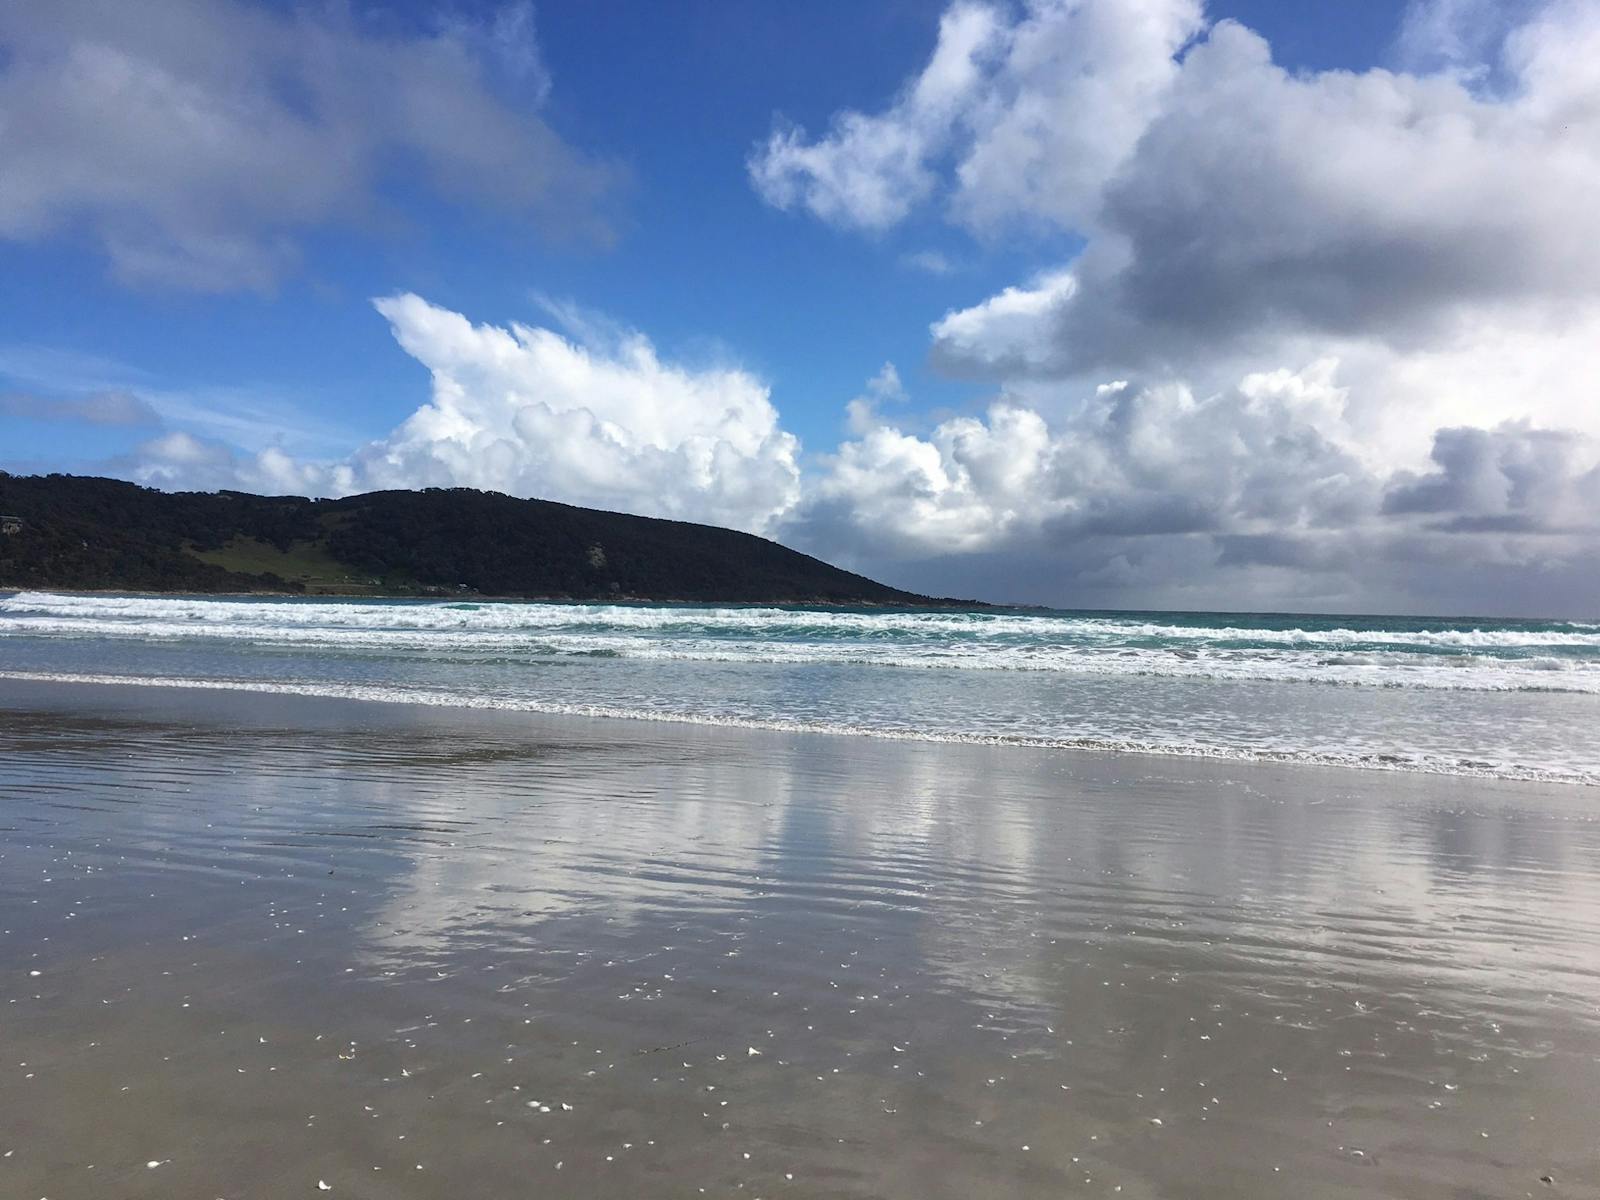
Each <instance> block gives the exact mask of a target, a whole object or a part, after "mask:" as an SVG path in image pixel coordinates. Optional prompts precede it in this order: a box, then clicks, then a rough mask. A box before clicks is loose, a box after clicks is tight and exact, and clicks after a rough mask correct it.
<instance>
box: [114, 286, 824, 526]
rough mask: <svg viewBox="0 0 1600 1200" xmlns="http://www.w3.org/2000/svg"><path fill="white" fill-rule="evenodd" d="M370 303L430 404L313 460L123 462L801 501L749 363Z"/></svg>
mask: <svg viewBox="0 0 1600 1200" xmlns="http://www.w3.org/2000/svg"><path fill="white" fill-rule="evenodd" d="M375 303H376V306H377V309H378V311H379V312H380V313H381V314H382V315H383V316H384V317H385V318H386V319H387V320H388V321H389V324H390V327H391V329H392V330H393V332H394V336H395V339H396V340H397V341H398V342H399V344H400V346H401V348H402V349H403V350H405V352H406V353H407V354H409V355H411V356H412V357H413V358H415V359H416V360H417V361H418V362H419V363H421V364H422V365H423V366H425V367H426V368H427V369H428V372H429V375H430V377H431V382H432V398H431V399H430V400H429V401H428V403H426V404H424V405H422V406H421V407H419V408H418V409H417V410H416V411H415V412H414V413H412V414H411V416H409V417H408V418H407V419H406V420H405V421H404V422H403V423H402V424H401V425H400V426H399V427H398V428H396V429H395V430H394V431H393V432H392V433H390V434H389V435H388V436H387V437H384V438H381V439H379V440H377V441H374V442H370V443H368V444H367V445H365V446H363V447H361V448H360V449H359V450H357V451H356V452H355V453H354V454H352V455H350V456H349V457H348V458H346V459H344V460H342V461H339V462H335V463H331V464H319V463H316V462H307V461H303V460H300V459H297V458H295V457H293V456H291V455H289V454H286V453H285V452H283V451H282V450H281V449H277V448H269V449H267V450H265V451H263V452H261V453H259V454H255V455H245V454H240V453H237V452H235V451H233V450H232V449H230V448H229V447H228V446H226V445H225V444H223V443H221V442H215V441H208V440H203V439H199V438H196V437H193V436H191V435H190V434H187V433H172V434H168V435H165V436H164V437H161V438H157V439H153V440H152V441H150V442H148V443H146V444H145V445H144V446H142V447H141V448H140V449H139V451H138V453H137V454H136V455H135V456H134V458H133V460H132V461H131V462H130V463H129V464H128V467H127V470H128V471H129V472H130V473H131V474H133V475H134V476H135V477H136V478H139V479H140V480H141V481H144V482H153V483H162V484H166V485H174V486H176V485H181V486H188V487H196V486H202V487H216V486H229V487H240V488H247V489H251V490H264V491H273V492H291V491H293V492H302V493H305V492H309V493H312V494H319V495H343V494H348V493H351V492H359V491H370V490H374V489H380V488H413V487H478V488H485V489H489V490H493V491H501V492H508V493H510V494H513V495H521V496H539V497H542V498H544V499H550V500H561V501H565V502H567V503H571V504H581V505H587V506H591V507H597V508H609V509H622V510H625V511H628V512H636V513H644V514H647V515H651V516H661V517H672V518H677V519H682V520H693V521H704V522H708V523H711V524H717V525H727V526H733V527H735V528H739V529H747V530H751V531H753V532H762V531H765V530H767V529H769V528H770V527H771V526H772V525H773V524H774V522H775V521H776V520H777V519H778V518H779V517H780V516H782V515H783V514H784V513H785V512H787V511H788V510H789V509H790V508H791V507H793V505H794V504H795V502H796V500H797V499H798V497H799V488H800V482H799V479H800V471H799V466H798V461H797V460H798V455H799V442H798V441H797V440H796V439H795V438H794V436H793V435H791V434H789V433H787V432H785V431H784V430H783V429H782V428H781V426H780V424H779V420H778V411H777V409H776V408H775V407H774V406H773V404H772V402H771V400H770V398H769V395H768V389H767V387H766V385H765V384H763V383H762V382H761V381H760V380H758V379H756V378H755V377H754V376H752V375H751V374H749V373H748V372H746V371H744V370H741V369H739V368H736V367H726V366H706V367H690V366H685V365H682V364H679V363H673V362H668V361H664V360H663V359H662V358H661V356H660V355H659V354H658V353H657V351H656V349H655V347H654V346H653V345H652V344H651V342H650V341H649V339H648V338H646V337H645V336H644V335H642V334H640V333H636V332H633V331H629V330H623V329H621V328H619V327H617V326H615V325H613V324H611V323H609V322H606V321H604V320H599V319H595V318H593V317H592V316H588V317H583V316H582V315H581V314H577V313H576V310H573V312H572V313H571V314H569V315H574V316H577V317H580V318H581V319H580V320H579V322H578V323H579V325H580V327H581V328H582V329H583V330H584V332H585V335H586V340H581V341H580V340H574V339H573V338H569V337H564V336H562V335H561V334H560V333H557V332H555V331H554V330H551V329H545V328H539V327H535V326H529V325H523V324H512V325H509V326H506V327H500V326H495V325H478V324H474V323H472V322H471V321H470V320H468V319H467V318H466V317H464V316H462V315H461V314H459V313H456V312H452V311H450V310H448V309H445V308H440V307H438V306H435V305H432V304H429V303H428V302H427V301H426V300H423V299H422V298H421V297H419V296H415V295H410V294H402V295H397V296H390V297H386V298H384V299H380V300H378V301H376V302H375Z"/></svg>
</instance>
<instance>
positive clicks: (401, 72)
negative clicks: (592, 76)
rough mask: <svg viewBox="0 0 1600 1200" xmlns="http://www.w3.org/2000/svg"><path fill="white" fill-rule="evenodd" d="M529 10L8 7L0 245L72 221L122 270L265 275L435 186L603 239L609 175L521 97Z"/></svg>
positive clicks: (559, 229) (537, 84)
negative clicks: (401, 175)
mask: <svg viewBox="0 0 1600 1200" xmlns="http://www.w3.org/2000/svg"><path fill="white" fill-rule="evenodd" d="M548 87H549V78H548V75H547V74H546V73H545V71H544V67H543V64H542V61H541V60H540V58H539V54H538V45H537V42H536V40H535V38H534V33H533V24H532V16H531V10H530V9H529V8H527V7H526V6H525V5H521V6H517V5H513V6H511V7H508V8H506V9H503V10H501V11H500V12H499V13H498V14H497V15H494V16H492V17H491V18H490V19H489V20H488V21H487V22H486V23H482V24H476V23H469V22H464V21H456V22H454V23H448V24H442V25H440V26H439V27H438V28H437V29H436V30H435V31H433V32H429V33H424V34H419V33H416V32H402V31H398V30H395V29H390V28H385V27H383V26H382V25H381V24H379V22H378V18H376V17H373V18H370V19H369V18H366V17H358V16H357V15H354V13H353V11H352V10H349V9H347V8H344V7H341V6H332V5H328V6H323V5H317V6H309V5H308V6H306V7H303V8H299V9H294V10H290V11H287V12H285V11H283V10H282V9H279V8H270V7H266V6H262V5H258V4H253V3H248V2H246V0H171V2H169V3H162V4H154V5H151V4H127V3H123V2H121V0H52V2H51V3H48V4H8V5H0V162H3V163H4V164H5V166H4V171H3V173H0V238H9V239H13V240H37V239H40V238H46V237H52V236H59V235H63V234H77V235H81V236H86V237H88V238H89V239H91V240H92V241H93V242H94V243H95V244H97V245H98V246H99V247H100V248H101V249H102V250H103V251H104V253H105V254H106V256H107V257H108V259H109V261H110V264H111V267H112V270H113V271H114V273H115V274H116V275H117V276H118V277H119V278H121V279H123V280H125V281H128V282H132V283H139V284H157V285H166V286H173V287H180V288H190V289H196V290H201V291H223V290H230V289H235V288H257V289H260V288H266V287H270V286H271V285H272V284H273V283H274V282H275V281H276V280H277V279H279V278H280V277H281V276H282V275H283V274H284V273H285V272H287V271H290V270H292V269H294V267H295V266H296V264H297V262H298V260H299V251H300V242H299V239H300V237H301V235H303V234H304V233H305V232H307V231H310V230H313V229H317V228H321V227H326V226H329V225H340V226H345V227H352V226H364V227H368V228H376V227H378V226H380V225H382V224H384V223H389V222H392V220H393V217H394V214H395V213H396V212H401V211H403V208H402V207H400V204H401V201H400V199H399V197H398V196H397V194H396V193H395V191H394V189H393V188H391V187H388V186H386V183H385V181H386V180H387V179H390V178H392V176H393V174H394V172H395V169H396V168H397V167H399V168H404V170H405V173H406V174H407V175H408V177H410V178H412V179H420V180H424V181H426V183H427V184H428V185H429V186H431V187H432V188H433V190H434V191H435V193H436V194H439V195H442V196H445V197H447V198H449V199H452V200H459V201H464V202H468V203H471V204H474V205H477V206H480V207H485V208H488V209H490V210H492V211H497V212H501V213H504V214H507V215H508V216H512V217H516V218H518V219H522V220H527V221H531V222H532V223H533V224H534V225H535V226H536V227H538V228H541V229H544V230H546V231H549V232H550V233H552V234H556V235H562V236H565V235H576V236H583V237H597V238H606V237H609V233H610V230H609V225H608V223H607V220H606V218H605V215H604V213H605V202H606V200H607V197H608V196H609V195H610V193H611V191H612V189H613V185H614V184H615V182H616V172H615V171H614V169H613V168H611V167H609V166H606V165H604V164H599V163H596V162H593V161H591V160H589V159H586V158H585V157H584V156H582V155H581V154H579V153H578V152H576V151H574V150H573V149H572V148H571V147H569V146H567V145H566V144H565V143H564V142H563V141H562V140H561V139H560V138H559V137H558V136H557V135H556V134H555V133H554V132H553V131H552V130H551V129H550V127H549V126H548V125H547V124H546V123H545V122H544V121H543V120H542V119H541V118H540V117H539V116H537V115H536V113H535V112H534V111H533V109H534V107H535V106H536V105H537V103H538V102H539V100H541V99H542V97H543V95H544V93H545V92H546V91H547V90H548Z"/></svg>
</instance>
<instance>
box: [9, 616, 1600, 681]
mask: <svg viewBox="0 0 1600 1200" xmlns="http://www.w3.org/2000/svg"><path fill="white" fill-rule="evenodd" d="M1412 626H1423V623H1419V622H1413V623H1411V626H1408V625H1406V624H1401V623H1395V624H1392V625H1389V626H1384V627H1378V628H1370V629H1362V630H1356V629H1353V628H1342V627H1341V628H1333V629H1310V630H1307V629H1301V628H1279V627H1271V626H1269V627H1262V628H1257V627H1255V626H1253V625H1252V626H1249V627H1246V626H1226V625H1210V624H1208V625H1198V624H1197V625H1187V624H1177V623H1173V622H1171V621H1166V622H1162V621H1149V620H1143V619H1139V618H1136V617H1115V616H1105V615H1098V614H1097V615H1088V616H1083V617H1077V616H1072V615H1068V614H1044V613H1040V614H1032V613H1018V612H987V611H983V610H977V611H972V612H922V611H910V610H876V611H855V610H841V609H787V608H756V607H750V608H734V607H694V606H671V607H668V606H640V605H586V604H515V603H482V604H475V603H469V604H463V603H451V602H439V601H426V602H410V603H394V602H384V603H374V602H352V601H341V600H297V601H281V600H255V599H251V600H245V599H215V600H213V599H203V598H190V597H127V596H100V595H56V594H52V593H40V592H24V593H19V594H17V595H14V596H11V597H8V598H5V599H0V634H8V633H11V634H23V635H31V636H35V637H49V638H68V639H72V638H79V639H82V638H119V639H138V640H146V641H156V642H174V641H183V640H187V639H206V640H214V641H223V642H237V643H247V644H253V645H264V646H285V647H297V648H301V649H306V650H319V649H320V650H324V651H328V652H332V653H352V654H383V655H396V654H401V655H404V654H411V655H424V656H438V655H457V656H463V657H475V656H476V657H484V656H490V657H499V658H512V659H515V658H521V657H535V656H546V655H571V656H576V655H604V656H615V657H623V658H630V659H638V660H648V661H695V662H708V663H727V664H733V663H764V664H784V665H803V664H809V663H820V664H833V665H851V666H873V667H895V668H902V669H909V668H915V669H932V670H979V671H1035V672H1041V671H1042V672H1061V673H1067V674H1079V675H1082V674H1095V675H1110V676H1158V677H1170V678H1193V679H1228V680H1267V681H1276V682H1300V683H1325V684H1344V685H1357V686H1375V687H1387V688H1427V689H1434V690H1450V691H1552V692H1577V693H1588V694H1600V630H1595V629H1594V628H1593V627H1581V626H1577V625H1571V624H1564V625H1554V624H1546V625H1539V626H1534V625H1520V626H1506V625H1504V624H1501V625H1500V626H1499V627H1491V628H1482V627H1478V626H1471V627H1469V626H1466V625H1461V626H1459V627H1443V626H1441V625H1440V624H1439V623H1437V622H1433V623H1427V624H1426V626H1425V627H1412Z"/></svg>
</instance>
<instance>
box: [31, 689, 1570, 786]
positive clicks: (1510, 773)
mask: <svg viewBox="0 0 1600 1200" xmlns="http://www.w3.org/2000/svg"><path fill="white" fill-rule="evenodd" d="M0 679H14V680H25V681H36V682H43V683H66V684H91V685H114V686H126V687H160V688H180V689H191V690H203V691H229V692H251V693H261V694H267V695H279V696H307V697H316V698H325V699H334V700H359V701H367V702H372V703H380V704H415V705H423V706H428V707H436V708H469V709H489V710H498V711H507V712H526V713H535V714H540V715H544V716H572V717H590V718H603V719H611V720H629V721H650V722H666V723H675V724H686V725H703V726H716V727H723V728H733V729H752V730H768V731H773V732H784V733H806V734H821V735H826V736H847V737H867V738H877V739H884V740H890V741H914V742H935V743H946V744H956V745H978V746H1014V747H1023V748H1033V749H1042V750H1082V751H1091V752H1096V753H1113V754H1148V755H1157V756H1169V757H1178V758H1202V759H1215V760H1221V761H1230V762H1255V763H1284V764H1294V765H1305V766H1323V767H1339V768H1353V769H1358V770H1373V771H1402V772H1421V773H1425V774H1436V775H1459V776H1469V777H1474V778H1489V779H1507V780H1517V781H1525V782H1539V783H1562V784H1581V785H1587V786H1600V773H1594V772H1586V771H1577V770H1565V769H1561V768H1555V767H1544V766H1537V765H1528V764H1520V763H1513V762H1504V761H1499V762H1497V761H1492V760H1484V759H1479V758H1451V757H1449V756H1444V755H1439V754H1429V753H1375V752H1370V751H1356V750H1352V751H1335V750H1311V749H1296V748H1291V747H1284V748H1277V747H1270V746H1250V747H1245V746H1220V745H1208V744H1202V743H1190V742H1184V741H1181V740H1177V739H1162V738H1137V737H1121V736H1115V735H1102V734H1088V735H1085V736H1081V737H1045V736H1030V735H1027V734H1009V733H1004V734H1002V733H964V732H959V731H929V730H922V729H912V728H898V727H887V726H874V725H854V724H849V723H845V722H831V721H802V720H783V719H777V718H773V719H757V718H746V717H730V716H722V715H717V714H708V713H693V712H676V711H672V710H670V709H653V708H631V707H626V706H619V705H603V704H576V703H568V702H559V701H547V700H541V699H538V698H534V697H527V696H504V695H493V694H488V693H484V692H453V691H443V690H439V689H431V688H415V687H399V686H392V685H374V684H359V683H307V682H289V681H275V680H256V679H252V680H243V679H200V678H173V677H154V676H137V675H113V674H99V673H85V672H50V671H9V670H0Z"/></svg>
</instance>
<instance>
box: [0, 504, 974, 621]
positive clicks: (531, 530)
mask: <svg viewBox="0 0 1600 1200" xmlns="http://www.w3.org/2000/svg"><path fill="white" fill-rule="evenodd" d="M0 517H3V518H4V520H3V521H0V587H12V588H83V589H87V588H94V589H109V590H119V591H170V592H302V593H308V594H354V595H440V594H447V593H448V594H454V593H460V592H469V593H473V594H477V595H484V596H515V597H525V598H529V599H533V598H543V599H569V600H625V599H627V600H682V601H725V602H729V603H823V604H892V605H932V604H940V603H942V604H952V603H962V602H959V601H949V600H945V601H935V600H933V599H930V598H929V597H926V596H918V595H916V594H914V593H911V592H903V591H900V590H899V589H897V588H891V587H888V586H886V585H884V584H881V583H876V582H874V581H873V580H871V579H867V578H866V577H864V576H861V575H855V574H852V573H851V572H849V571H843V570H840V569H839V568H838V567H834V566H830V565H829V564H827V563H825V562H822V561H821V560H820V559H816V558H812V557H810V556H809V555H805V554H800V553H798V552H797V551H794V550H790V549H788V548H787V547H785V546H780V545H779V544H778V543H776V542H773V541H769V540H767V539H765V538H760V537H756V536H754V535H752V534H748V533H739V532H737V531H735V530H731V529H719V528H717V527H715V526H711V525H694V524H690V523H689V522H686V521H666V520H659V519H656V518H653V517H637V516H630V515H628V514H626V513H613V512H601V511H598V510H595V509H588V508H577V507H574V506H572V505H568V504H557V503H554V502H552V501H548V500H521V499H517V498H516V497H513V496H506V495H502V494H500V493H498V492H480V491H475V490H473V489H470V488H427V489H424V490H422V491H392V492H371V493H368V494H366V495H361V496H348V497H345V498H344V499H340V500H311V499H307V498H305V497H303V496H254V495H249V494H247V493H244V492H227V491H224V492H161V491H157V490H155V489H152V488H145V487H140V486H138V485H137V484H132V483H125V482H122V481H120V480H114V479H99V478H92V477H85V476H72V475H43V476H39V475H8V474H6V473H4V472H0Z"/></svg>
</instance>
